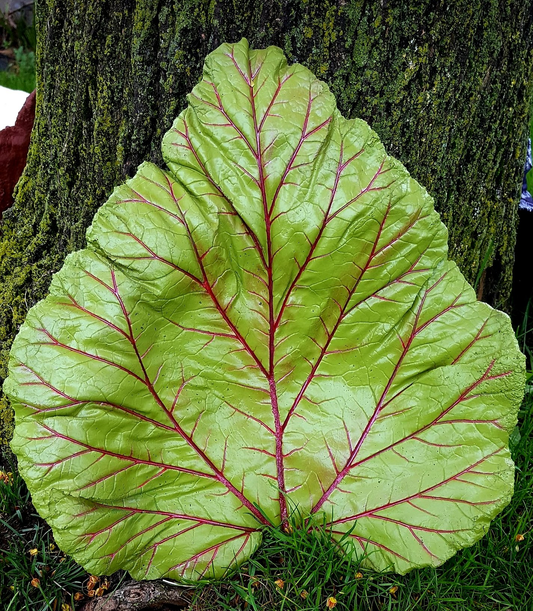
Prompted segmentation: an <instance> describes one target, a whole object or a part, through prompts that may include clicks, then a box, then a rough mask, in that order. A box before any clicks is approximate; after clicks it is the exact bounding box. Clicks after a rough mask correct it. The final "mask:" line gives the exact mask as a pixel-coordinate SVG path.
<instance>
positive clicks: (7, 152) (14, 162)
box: [0, 91, 35, 218]
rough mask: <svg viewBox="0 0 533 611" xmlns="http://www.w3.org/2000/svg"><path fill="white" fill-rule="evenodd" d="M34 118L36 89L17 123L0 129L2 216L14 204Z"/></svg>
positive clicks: (18, 117)
mask: <svg viewBox="0 0 533 611" xmlns="http://www.w3.org/2000/svg"><path fill="white" fill-rule="evenodd" d="M34 119H35V91H34V92H33V93H32V94H30V95H29V96H28V97H27V99H26V102H25V103H24V106H23V107H22V108H21V109H20V112H19V114H18V116H17V121H16V123H15V125H13V126H12V127H6V128H4V129H3V130H1V131H0V218H1V214H2V212H3V211H4V210H7V209H8V208H9V207H10V206H11V205H12V204H13V191H14V189H15V185H16V184H17V182H18V179H19V178H20V176H21V174H22V171H23V170H24V166H25V165H26V156H27V154H28V147H29V146H30V135H31V130H32V127H33V121H34Z"/></svg>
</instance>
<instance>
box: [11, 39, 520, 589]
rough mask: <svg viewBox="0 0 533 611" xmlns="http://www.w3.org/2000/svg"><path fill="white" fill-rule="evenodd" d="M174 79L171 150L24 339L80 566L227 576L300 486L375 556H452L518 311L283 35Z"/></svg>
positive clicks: (44, 464) (64, 537)
mask: <svg viewBox="0 0 533 611" xmlns="http://www.w3.org/2000/svg"><path fill="white" fill-rule="evenodd" d="M189 100H190V106H189V108H188V109H187V110H185V111H184V112H183V113H182V114H181V115H180V116H179V117H178V118H177V119H176V121H175V123H174V125H173V127H172V129H171V130H170V131H169V132H168V133H167V135H166V136H165V138H164V140H163V156H164V158H165V160H166V162H167V166H168V171H162V170H160V169H159V168H157V167H156V166H155V165H153V164H150V163H145V164H143V165H141V166H140V168H139V170H138V172H137V174H136V176H135V177H134V178H133V179H131V180H130V181H128V182H127V183H126V184H125V185H122V186H120V187H118V188H117V189H115V192H114V193H113V195H112V196H111V197H110V199H109V201H108V202H107V204H106V205H104V206H103V207H102V208H101V209H100V211H99V212H98V214H97V216H96V217H95V220H94V222H93V225H92V227H91V228H90V230H89V232H88V242H89V247H88V248H87V249H85V250H83V251H80V252H78V253H75V254H73V255H71V256H70V257H69V258H68V259H67V262H66V264H65V266H64V268H63V270H62V271H61V272H60V273H59V274H57V275H56V277H55V278H54V281H53V283H52V287H51V294H50V296H49V297H48V298H47V299H46V300H45V301H43V302H41V303H40V304H39V305H37V306H36V307H35V308H33V309H32V310H31V312H30V313H29V315H28V319H27V321H26V323H25V325H24V326H23V328H22V330H21V333H20V335H19V337H18V338H17V340H16V341H15V344H14V348H13V353H12V357H13V358H12V364H11V375H10V377H9V379H8V381H7V382H6V389H7V392H8V394H9V395H10V397H11V398H12V401H13V403H14V405H15V408H16V412H17V421H18V426H17V430H16V437H15V441H14V447H15V449H16V451H17V454H18V456H19V461H20V466H21V471H22V472H23V474H24V475H25V477H26V479H27V480H28V481H29V486H30V489H31V492H32V495H33V500H34V503H35V505H36V507H38V509H39V510H40V511H41V513H42V514H43V516H44V517H45V518H47V519H48V520H49V521H50V523H51V524H52V526H53V528H54V533H55V536H56V539H57V541H58V543H59V544H60V545H61V546H62V547H63V548H64V549H65V550H66V551H68V552H69V553H71V554H72V555H73V556H74V557H75V558H76V559H77V560H78V561H79V562H81V563H82V564H84V565H85V566H86V567H87V568H89V569H90V570H92V571H93V572H99V573H109V572H111V571H113V570H116V569H118V568H125V569H127V570H129V571H130V573H131V574H132V575H133V576H134V577H135V578H138V579H139V578H141V579H142V578H148V579H154V578H156V577H160V576H169V577H174V578H180V577H187V578H199V577H204V576H219V575H221V574H223V573H224V571H225V570H226V568H227V567H228V566H230V565H231V564H233V563H239V562H242V561H243V560H244V559H246V558H247V557H248V556H249V555H250V553H251V552H252V551H253V550H254V549H255V547H256V546H257V545H258V543H259V541H260V538H261V528H262V527H263V526H265V525H268V524H271V523H272V524H279V523H281V524H286V523H287V520H288V518H289V513H290V511H291V508H292V507H295V506H297V507H299V508H300V510H301V511H302V512H303V513H304V515H309V516H310V520H311V521H313V520H314V519H315V516H317V517H318V519H319V520H320V519H321V517H320V516H321V515H322V513H323V512H324V513H325V515H326V516H327V526H328V527H331V529H332V532H333V533H334V534H335V535H338V536H342V535H343V533H344V532H346V531H347V530H349V529H352V530H351V533H350V537H351V538H352V539H353V541H354V544H355V546H356V547H355V549H357V550H359V549H360V550H361V552H364V553H365V554H368V558H367V560H366V562H367V564H368V565H369V566H374V567H376V568H378V569H387V568H391V567H392V568H394V569H395V570H396V571H399V572H405V571H407V570H409V569H410V568H413V567H415V566H425V565H433V566H435V565H438V564H440V563H442V562H443V561H444V560H446V559H447V558H448V557H449V556H450V555H452V554H453V553H454V551H456V550H457V549H459V548H461V547H464V546H466V545H470V544H471V543H473V542H474V541H475V540H477V539H478V538H479V537H481V536H482V535H483V533H484V532H485V531H486V529H487V528H488V524H489V522H490V520H491V519H492V517H493V516H494V515H495V514H496V513H497V512H498V511H500V510H501V508H502V507H503V506H505V504H506V503H507V502H508V501H509V498H510V495H511V494H512V481H513V464H512V461H511V459H510V456H509V451H508V448H507V441H508V434H509V430H510V429H511V428H512V427H513V426H514V423H515V421H516V411H517V409H518V404H519V402H520V399H521V392H522V387H523V357H522V356H521V355H520V354H519V352H518V349H517V346H516V340H515V339H514V335H513V333H512V329H511V327H510V323H509V320H508V319H507V317H506V316H505V315H504V314H502V313H499V312H497V311H495V310H492V309H491V308H490V307H489V306H487V305H485V304H482V303H478V302H476V299H475V295H474V292H473V290H472V289H471V288H470V287H469V286H468V284H467V283H466V281H465V280H464V278H463V276H462V275H461V274H460V272H459V271H458V269H457V267H456V266H455V265H454V264H453V263H451V262H449V261H447V260H446V255H447V249H446V237H447V236H446V230H445V228H444V226H443V225H442V223H441V222H440V220H439V217H438V215H437V214H436V213H435V211H434V210H433V203H432V200H431V198H430V197H429V196H428V195H427V193H426V192H425V191H424V190H423V188H421V187H420V186H419V185H418V184H417V183H416V182H415V181H414V180H413V179H411V178H410V177H409V175H408V174H407V172H406V170H405V168H404V167H403V166H402V165H401V164H400V163H398V162H397V161H395V160H394V159H393V158H391V157H389V156H388V155H387V154H386V152H385V150H384V148H383V146H382V145H381V144H380V142H379V140H378V139H377V136H376V135H375V133H374V132H372V131H371V130H370V128H369V127H368V125H367V124H366V123H364V122H363V121H361V120H352V121H348V120H346V119H344V118H343V117H342V116H341V115H340V113H339V111H338V110H337V109H336V107H335V100H334V98H333V96H332V94H331V93H330V91H329V90H328V88H327V87H326V86H325V85H324V84H323V83H321V82H320V81H318V80H316V78H315V77H314V76H313V75H312V74H311V73H310V72H309V71H308V70H307V69H305V68H304V67H302V66H300V65H297V64H295V65H293V66H290V67H288V66H287V65H286V62H285V60H284V58H283V55H282V53H281V51H280V50H279V49H275V48H270V49H267V50H264V51H250V50H249V49H248V46H247V43H246V41H241V42H240V43H237V44H235V45H223V46H222V47H221V48H220V49H219V50H218V51H217V52H215V53H213V54H212V55H211V56H210V57H209V58H208V60H207V63H206V68H205V71H204V78H203V79H202V81H201V82H200V83H199V84H198V85H197V86H196V87H195V89H194V90H193V93H192V94H191V95H190V98H189ZM451 329H453V333H450V330H451ZM95 421H97V422H98V423H99V430H96V428H95V427H93V426H92V424H91V423H92V422H95ZM100 427H101V428H100ZM429 467H430V468H429ZM354 524H355V526H354ZM358 553H359V552H358Z"/></svg>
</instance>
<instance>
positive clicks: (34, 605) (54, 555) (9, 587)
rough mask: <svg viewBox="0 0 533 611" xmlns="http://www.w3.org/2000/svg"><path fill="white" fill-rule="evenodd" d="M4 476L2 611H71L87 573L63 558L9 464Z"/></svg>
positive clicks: (0, 503) (0, 482)
mask: <svg viewBox="0 0 533 611" xmlns="http://www.w3.org/2000/svg"><path fill="white" fill-rule="evenodd" d="M4 462H5V463H6V466H7V468H6V467H5V470H3V471H0V608H1V609H3V611H19V610H22V609H24V610H26V609H28V610H32V611H45V610H48V609H51V610H53V611H69V609H74V608H75V606H74V605H75V596H76V595H78V597H79V595H80V593H81V591H82V590H83V582H84V580H86V578H87V574H86V573H85V571H84V570H83V569H82V568H81V567H79V566H78V565H76V563H75V562H74V561H73V560H72V559H70V558H68V557H67V556H65V554H63V552H61V551H60V550H59V549H58V548H57V546H56V544H55V542H54V539H53V537H52V532H51V530H50V528H49V527H48V526H47V524H46V523H45V522H44V521H43V520H42V519H41V518H40V517H39V516H38V515H37V514H36V513H35V510H34V509H33V506H32V505H31V499H30V494H29V492H28V489H27V488H26V484H25V483H24V481H23V479H22V478H21V476H20V475H19V473H18V472H17V470H16V468H15V465H14V463H13V462H11V461H10V460H9V459H7V460H4Z"/></svg>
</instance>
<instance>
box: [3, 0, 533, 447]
mask: <svg viewBox="0 0 533 611" xmlns="http://www.w3.org/2000/svg"><path fill="white" fill-rule="evenodd" d="M532 21H533V0H484V1H482V0H457V1H456V2H448V1H444V0H437V1H435V0H414V1H413V2H406V1H403V2H402V1H387V0H337V1H336V2H334V1H331V0H321V1H319V0H263V1H261V2H259V1H258V0H255V1H254V0H240V1H239V2H233V3H229V2H227V1H226V0H180V1H178V0H158V1H157V2H156V1H154V0H152V1H150V0H136V1H131V0H83V1H81V0H39V2H38V4H37V29H38V49H37V72H38V74H37V82H38V85H37V111H36V113H37V118H36V123H35V126H34V131H33V135H32V143H31V147H30V151H29V155H28V163H27V166H26V170H25V173H24V175H23V177H22V179H21V181H20V182H19V185H18V191H17V196H16V202H15V205H14V207H13V208H12V209H11V210H10V211H8V213H6V214H5V219H4V223H3V226H2V227H1V236H0V376H5V374H6V368H7V359H8V354H9V349H10V346H11V342H12V340H13V337H14V335H15V334H16V332H17V329H18V327H19V325H20V324H21V323H22V321H23V320H24V317H25V315H26V312H27V310H28V308H29V307H31V306H32V305H33V304H34V303H36V302H37V301H38V300H40V299H42V298H43V297H44V296H45V294H46V291H47V289H48V286H49V283H50V280H51V276H52V274H53V273H54V272H55V271H57V270H58V269H59V268H60V267H61V265H62V262H63V260H64V258H65V256H66V254H67V253H69V252H71V251H73V250H76V249H79V248H82V247H83V246H84V244H85V230H86V228H87V226H88V225H89V224H90V222H91V220H92V218H93V215H94V213H95V212H96V210H97V209H98V207H99V206H100V205H101V204H102V203H103V202H104V201H105V200H106V198H107V197H108V195H109V194H110V193H111V191H112V189H113V187H114V186H115V185H116V184H118V183H121V182H122V181H124V179H125V178H127V177H129V176H132V175H133V174H134V173H135V170H136V168H137V166H138V165H139V164H140V163H141V162H142V161H143V160H146V159H149V160H151V161H153V162H155V163H157V164H161V163H162V159H161V153H160V143H161V138H162V136H163V134H164V133H165V131H166V130H167V129H168V128H169V127H170V125H171V123H172V120H173V119H174V118H175V116H176V115H177V114H178V113H179V112H180V111H181V110H182V109H183V108H184V107H185V105H186V94H187V93H188V92H189V91H190V90H191V89H192V87H193V86H194V85H195V84H196V82H197V81H198V79H199V77H200V74H201V69H202V64H203V60H204V58H205V56H206V55H207V53H209V52H210V51H212V50H213V49H215V48H216V47H217V46H218V45H219V44H221V43H222V42H225V41H237V40H239V39H240V38H241V37H242V36H245V37H247V38H248V39H249V41H250V45H251V46H252V47H256V48H261V47H265V46H268V45H272V44H274V45H278V46H280V47H282V48H283V49H284V51H285V53H286V54H287V56H288V58H289V60H291V61H298V62H300V63H303V64H305V65H306V66H308V67H309V68H310V69H311V70H312V71H313V72H315V73H316V74H317V75H318V76H319V78H321V79H323V80H325V81H326V82H327V83H329V85H330V87H331V89H332V91H333V93H334V94H335V95H336V97H337V101H338V105H339V108H340V110H341V111H342V113H343V114H344V115H345V116H348V117H362V118H363V119H365V120H366V121H368V122H369V123H370V125H371V126H372V127H373V128H374V129H375V130H376V131H377V133H378V134H379V136H380V138H381V139H382V141H383V143H384V144H385V146H386V148H387V150H388V151H389V153H390V154H392V155H393V156H395V157H397V158H398V159H400V160H401V161H402V162H403V163H404V164H405V165H406V166H407V169H408V170H409V171H410V173H411V174H412V175H413V176H414V177H415V178H416V179H417V180H418V181H419V182H421V183H422V184H423V185H424V186H425V187H426V188H427V189H428V190H429V192H430V193H431V194H432V195H433V197H434V198H435V201H436V207H437V210H439V211H440V213H441V215H442V219H443V221H444V222H445V223H446V224H447V226H448V228H449V236H450V237H449V242H450V255H451V257H452V258H453V259H454V260H455V261H456V262H457V263H458V264H459V266H460V268H461V269H462V271H463V273H464V274H465V275H466V277H467V278H468V280H470V281H471V282H474V281H475V279H476V278H478V279H479V278H480V277H481V272H482V271H483V268H484V267H490V269H489V270H488V273H487V274H483V276H486V277H484V282H483V297H484V298H485V299H486V300H488V301H490V302H491V303H493V304H494V305H496V306H498V307H501V308H504V309H505V308H507V307H508V304H509V297H510V287H511V270H512V265H513V260H514V255H513V251H514V245H515V233H516V231H515V230H516V220H517V205H518V194H519V187H520V185H521V180H522V176H521V172H522V166H523V160H524V158H525V147H526V138H527V129H528V128H527V125H528V113H529V96H530V91H531V87H530V85H531V82H532V80H531V79H532V66H533V61H532V48H533V27H532ZM3 406H4V409H3V412H2V408H1V406H0V416H1V417H2V418H3V425H2V426H1V427H0V428H3V431H4V432H3V433H2V434H3V437H4V439H6V438H8V437H9V428H10V422H11V415H10V412H9V410H8V409H5V407H6V405H5V402H4V403H3ZM2 413H3V415H2Z"/></svg>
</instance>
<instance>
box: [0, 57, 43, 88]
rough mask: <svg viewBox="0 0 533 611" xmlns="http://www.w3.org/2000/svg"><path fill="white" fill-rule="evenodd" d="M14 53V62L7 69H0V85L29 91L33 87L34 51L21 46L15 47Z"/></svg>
mask: <svg viewBox="0 0 533 611" xmlns="http://www.w3.org/2000/svg"><path fill="white" fill-rule="evenodd" d="M14 53H15V62H14V64H13V65H12V66H11V67H10V68H9V69H8V70H5V71H0V85H1V86H2V87H7V88H8V89H20V90H21V91H27V92H28V93H31V92H32V91H33V90H34V89H35V53H34V52H33V51H27V50H24V48H23V47H19V48H18V49H15V50H14Z"/></svg>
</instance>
